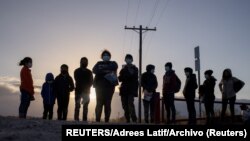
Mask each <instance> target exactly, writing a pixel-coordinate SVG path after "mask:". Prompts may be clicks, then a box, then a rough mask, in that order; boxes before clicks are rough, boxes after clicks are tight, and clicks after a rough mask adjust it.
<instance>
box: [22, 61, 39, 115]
mask: <svg viewBox="0 0 250 141" xmlns="http://www.w3.org/2000/svg"><path fill="white" fill-rule="evenodd" d="M19 66H23V68H22V69H21V72H20V78H21V85H20V92H21V103H20V106H19V118H26V116H27V111H28V108H29V106H30V101H32V100H35V98H34V93H35V92H34V86H33V79H32V75H31V70H30V68H31V67H32V59H31V58H30V57H25V58H24V59H23V60H21V61H20V63H19Z"/></svg>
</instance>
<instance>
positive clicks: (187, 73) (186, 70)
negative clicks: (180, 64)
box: [184, 67, 193, 77]
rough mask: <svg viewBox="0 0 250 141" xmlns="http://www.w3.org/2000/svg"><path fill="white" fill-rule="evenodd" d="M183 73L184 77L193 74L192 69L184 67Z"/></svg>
mask: <svg viewBox="0 0 250 141" xmlns="http://www.w3.org/2000/svg"><path fill="white" fill-rule="evenodd" d="M184 72H185V75H186V76H187V77H189V76H190V75H192V74H193V69H192V68H189V67H186V68H185V69H184Z"/></svg>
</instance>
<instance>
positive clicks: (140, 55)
mask: <svg viewBox="0 0 250 141" xmlns="http://www.w3.org/2000/svg"><path fill="white" fill-rule="evenodd" d="M125 29H130V30H134V31H135V32H137V33H139V36H140V39H139V103H138V115H139V123H141V74H142V33H144V32H142V31H145V32H147V31H156V27H155V28H153V29H150V28H148V27H146V28H142V25H140V27H139V28H136V27H135V26H134V27H127V26H125ZM138 31H139V32H138Z"/></svg>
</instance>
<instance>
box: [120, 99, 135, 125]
mask: <svg viewBox="0 0 250 141" xmlns="http://www.w3.org/2000/svg"><path fill="white" fill-rule="evenodd" d="M121 102H122V108H123V110H124V115H125V118H126V120H127V122H130V117H131V118H132V121H133V122H136V121H137V117H136V113H135V106H134V96H133V95H121Z"/></svg>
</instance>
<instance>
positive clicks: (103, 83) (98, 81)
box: [93, 61, 118, 88]
mask: <svg viewBox="0 0 250 141" xmlns="http://www.w3.org/2000/svg"><path fill="white" fill-rule="evenodd" d="M117 68H118V65H117V63H116V62H115V61H107V62H105V61H99V62H97V63H96V64H95V66H94V67H93V73H94V74H95V78H94V84H93V85H94V87H95V88H96V87H112V88H113V87H114V85H112V84H111V83H110V82H109V81H108V80H107V79H105V77H104V76H105V75H106V74H108V73H111V72H114V73H116V71H117Z"/></svg>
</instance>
